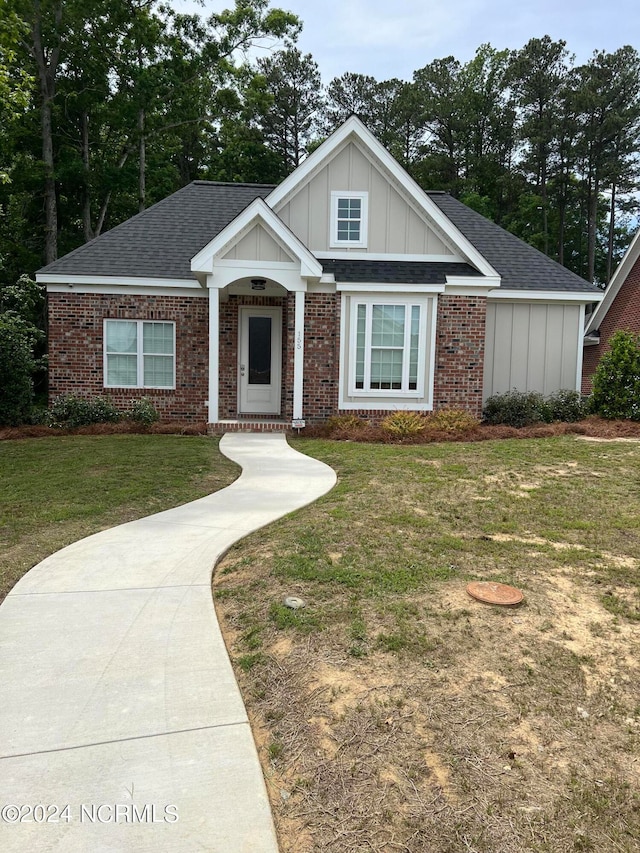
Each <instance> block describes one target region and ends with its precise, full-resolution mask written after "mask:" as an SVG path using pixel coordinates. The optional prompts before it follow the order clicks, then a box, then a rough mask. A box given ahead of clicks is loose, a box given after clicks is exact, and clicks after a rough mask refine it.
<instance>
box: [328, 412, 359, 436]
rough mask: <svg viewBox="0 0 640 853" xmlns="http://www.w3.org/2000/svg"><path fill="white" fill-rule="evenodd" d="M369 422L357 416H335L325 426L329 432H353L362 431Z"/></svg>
mask: <svg viewBox="0 0 640 853" xmlns="http://www.w3.org/2000/svg"><path fill="white" fill-rule="evenodd" d="M366 425H367V422H366V421H363V420H362V418H359V417H358V416H357V415H334V416H333V417H332V418H329V419H328V420H327V422H326V424H325V426H326V428H327V431H328V432H330V433H331V432H351V430H354V429H362V427H364V426H366Z"/></svg>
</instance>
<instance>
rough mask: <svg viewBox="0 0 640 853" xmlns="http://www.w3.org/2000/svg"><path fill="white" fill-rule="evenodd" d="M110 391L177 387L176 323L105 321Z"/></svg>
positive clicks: (105, 351)
mask: <svg viewBox="0 0 640 853" xmlns="http://www.w3.org/2000/svg"><path fill="white" fill-rule="evenodd" d="M104 384H105V387H106V388H174V387H175V323H167V322H161V321H155V320H150V321H147V320H105V322H104Z"/></svg>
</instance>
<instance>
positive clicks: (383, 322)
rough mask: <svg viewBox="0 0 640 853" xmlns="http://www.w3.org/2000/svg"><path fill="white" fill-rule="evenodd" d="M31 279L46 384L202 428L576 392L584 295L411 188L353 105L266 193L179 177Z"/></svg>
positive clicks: (503, 235)
mask: <svg viewBox="0 0 640 853" xmlns="http://www.w3.org/2000/svg"><path fill="white" fill-rule="evenodd" d="M37 279H38V281H40V282H44V283H46V285H47V291H48V301H49V370H50V373H49V382H50V393H51V396H52V397H56V396H58V395H61V394H67V393H75V394H80V395H84V396H92V395H97V394H104V393H108V394H109V395H110V396H111V397H112V398H113V399H114V401H115V402H117V403H124V402H126V401H128V400H130V399H131V398H132V397H135V396H143V395H144V396H146V397H149V398H150V399H151V400H152V401H153V403H154V404H155V405H156V406H157V407H158V409H159V410H160V412H161V414H162V416H163V417H164V418H179V419H191V420H206V421H208V423H210V424H211V425H212V427H211V428H212V429H233V428H234V427H235V426H236V425H244V424H246V423H247V422H253V423H254V424H259V425H262V426H263V427H266V425H267V424H269V425H273V426H279V427H286V426H291V425H292V424H294V425H302V424H303V423H304V422H305V421H306V422H318V421H322V420H324V419H326V418H328V417H330V416H331V415H335V414H338V413H340V412H353V413H357V414H361V415H363V416H365V417H368V418H371V419H379V418H381V417H383V416H384V415H385V414H386V413H388V412H392V411H396V410H398V409H408V410H416V411H423V412H426V411H431V410H433V409H440V408H444V407H457V408H464V409H466V410H468V411H470V412H472V413H473V414H474V415H480V413H481V411H482V405H483V401H484V400H485V399H486V398H487V396H489V395H490V394H492V393H497V392H502V391H508V390H509V389H511V388H513V387H517V388H520V389H523V390H528V389H531V390H533V389H535V390H538V391H542V392H543V393H551V392H552V391H555V390H558V389H559V388H578V387H579V382H580V376H581V369H582V363H581V362H582V330H583V325H584V312H585V305H586V304H588V303H591V302H594V301H597V299H598V298H600V296H601V293H600V292H599V291H597V290H596V289H595V288H594V287H593V286H592V285H590V284H588V283H587V282H585V281H583V280H582V279H581V278H579V277H578V276H575V275H574V274H573V273H571V272H569V271H568V270H566V269H564V268H563V267H561V266H559V265H558V264H556V263H555V262H554V261H551V260H550V259H549V258H547V257H545V256H544V255H542V254H541V253H540V252H538V251H536V250H535V249H533V248H532V247H531V246H528V245H526V244H525V243H523V242H522V241H521V240H519V239H518V238H517V237H514V236H513V235H512V234H509V233H507V232H506V231H504V230H503V229H501V228H499V227H498V226H497V225H495V224H493V223H492V222H489V220H487V219H485V218H484V217H482V216H480V215H479V214H478V213H476V212H474V211H473V210H471V209H469V208H467V207H465V205H463V204H461V203H460V202H458V201H456V200H455V199H454V198H452V197H451V196H449V195H447V194H446V193H441V192H430V193H425V192H424V191H423V190H422V189H420V187H419V186H418V185H417V184H416V183H415V182H414V181H413V180H412V178H410V177H409V175H408V174H407V173H406V172H405V171H404V170H403V169H402V168H401V167H400V166H399V165H398V163H397V162H396V161H395V160H394V159H393V157H392V156H391V155H390V154H389V152H388V151H386V149H385V148H384V147H383V146H382V145H380V143H379V142H378V141H377V140H376V139H375V137H374V136H372V134H371V133H370V132H369V131H368V130H367V129H366V128H365V127H364V125H363V124H362V123H361V122H360V121H359V120H358V119H357V118H356V117H352V118H350V119H349V120H348V121H347V122H345V124H344V125H342V126H341V127H340V128H338V130H337V131H335V133H333V134H332V135H331V136H330V137H329V138H328V139H327V140H326V141H325V142H324V143H323V144H322V145H321V146H319V148H317V149H316V150H315V151H314V152H313V153H312V154H311V155H309V157H307V159H306V160H305V161H304V162H303V163H302V164H301V165H300V166H299V167H298V168H297V169H296V170H295V172H293V173H292V174H291V175H290V176H289V177H288V178H286V179H285V180H284V181H283V182H282V183H281V184H280V185H278V186H277V187H273V186H262V185H258V184H221V183H212V182H206V181H195V182H194V183H192V184H189V185H188V186H186V187H184V188H183V189H182V190H179V191H178V192H177V193H174V194H173V195H172V196H169V197H168V198H166V199H164V201H161V202H159V203H158V204H156V205H154V206H153V207H151V208H149V209H148V210H146V211H144V212H143V213H141V214H139V215H138V216H135V217H133V218H132V219H130V220H128V221H127V222H124V223H123V224H122V225H119V226H118V227H116V228H114V229H113V230H111V231H108V232H106V233H105V234H103V235H102V236H101V237H98V238H97V239H96V240H93V241H92V242H91V243H87V244H86V245H84V246H82V247H80V248H79V249H76V250H75V251H74V252H71V253H70V254H68V255H66V256H65V257H64V258H61V259H60V260H58V261H56V262H54V263H53V264H50V265H49V266H48V267H45V268H44V269H43V270H40V271H39V273H38V275H37Z"/></svg>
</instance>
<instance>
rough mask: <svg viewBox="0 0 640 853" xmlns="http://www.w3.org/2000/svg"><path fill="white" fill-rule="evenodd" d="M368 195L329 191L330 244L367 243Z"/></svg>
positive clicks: (335, 245) (355, 244)
mask: <svg viewBox="0 0 640 853" xmlns="http://www.w3.org/2000/svg"><path fill="white" fill-rule="evenodd" d="M367 202H368V195H367V193H365V192H348V191H344V192H332V193H331V246H332V247H334V248H337V247H338V246H355V247H359V248H365V247H366V245H367V207H368V204H367Z"/></svg>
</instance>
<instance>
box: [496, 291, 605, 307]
mask: <svg viewBox="0 0 640 853" xmlns="http://www.w3.org/2000/svg"><path fill="white" fill-rule="evenodd" d="M489 299H490V300H492V301H493V300H494V299H499V300H501V301H505V300H506V301H507V302H582V303H583V304H588V303H589V302H599V301H600V300H601V299H602V296H601V295H600V294H599V293H586V292H585V293H573V292H571V291H567V290H492V291H491V292H490V293H489Z"/></svg>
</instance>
